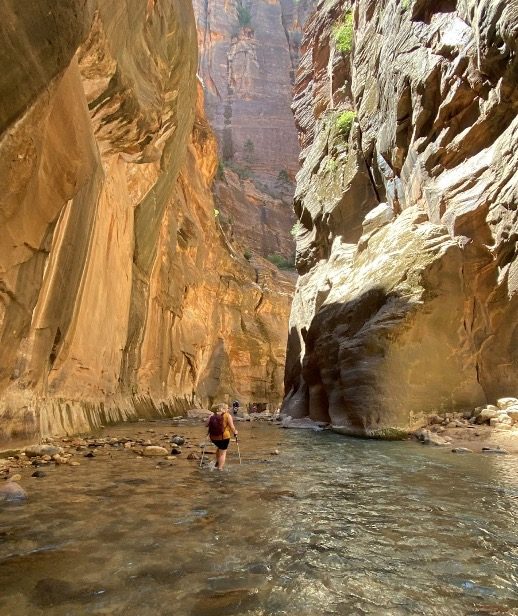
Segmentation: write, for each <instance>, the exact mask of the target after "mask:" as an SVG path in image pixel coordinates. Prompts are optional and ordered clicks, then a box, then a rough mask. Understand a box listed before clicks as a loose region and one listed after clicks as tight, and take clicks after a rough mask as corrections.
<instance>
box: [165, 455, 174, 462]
mask: <svg viewBox="0 0 518 616" xmlns="http://www.w3.org/2000/svg"><path fill="white" fill-rule="evenodd" d="M166 460H169V461H171V460H176V456H167V457H166Z"/></svg>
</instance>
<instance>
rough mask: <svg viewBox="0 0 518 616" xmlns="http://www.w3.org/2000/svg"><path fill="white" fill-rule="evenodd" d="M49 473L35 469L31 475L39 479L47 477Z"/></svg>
mask: <svg viewBox="0 0 518 616" xmlns="http://www.w3.org/2000/svg"><path fill="white" fill-rule="evenodd" d="M46 476H47V473H46V472H45V471H34V473H33V474H32V475H31V477H36V478H38V479H41V478H42V477H46Z"/></svg>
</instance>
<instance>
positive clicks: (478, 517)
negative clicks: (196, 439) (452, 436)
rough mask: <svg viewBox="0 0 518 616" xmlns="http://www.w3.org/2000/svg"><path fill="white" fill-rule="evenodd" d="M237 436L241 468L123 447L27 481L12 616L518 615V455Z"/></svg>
mask: <svg viewBox="0 0 518 616" xmlns="http://www.w3.org/2000/svg"><path fill="white" fill-rule="evenodd" d="M157 425H158V424H153V426H154V427H155V428H156V429H157V431H159V430H163V431H170V430H171V429H170V427H169V426H166V425H164V426H163V427H161V428H159V427H157ZM134 429H135V428H134V427H131V426H126V427H121V428H119V429H118V430H111V431H110V433H111V434H124V433H129V432H131V430H134ZM182 433H187V434H188V435H189V434H197V435H199V436H201V435H202V431H201V429H200V428H199V427H196V428H194V427H189V428H182ZM241 434H242V445H241V448H242V454H243V455H244V463H243V465H242V466H238V465H237V464H236V461H235V458H234V463H233V464H232V459H230V465H229V472H228V473H217V472H216V473H210V472H208V471H202V470H199V469H198V468H197V466H196V464H195V463H189V462H187V461H185V460H183V461H179V462H178V463H176V462H175V464H177V465H176V466H175V467H171V468H170V467H163V468H160V469H156V468H155V464H156V462H155V461H152V460H140V459H137V458H135V457H134V455H133V454H130V453H129V452H127V451H120V452H116V453H113V460H112V461H111V462H108V461H107V459H106V458H103V456H102V455H99V456H98V457H97V458H95V459H93V460H92V461H91V462H89V463H88V464H86V463H83V464H82V465H81V466H80V467H77V468H75V469H73V471H72V472H71V469H65V468H60V467H57V468H56V469H54V470H53V471H52V472H49V476H48V477H47V478H45V479H44V480H38V481H37V480H32V482H30V481H29V480H26V482H25V483H26V485H27V487H28V490H29V492H30V495H31V499H30V501H29V502H28V503H27V504H26V505H24V506H22V507H18V508H16V509H4V510H2V511H0V589H1V591H0V597H1V598H0V613H1V614H12V615H14V616H16V615H18V614H19V615H22V614H23V615H25V614H31V615H34V614H45V615H48V614H50V615H65V614H74V615H76V614H124V615H125V616H127V615H132V614H135V615H137V614H138V615H139V616H142V615H144V616H145V615H147V614H149V615H154V616H156V615H157V614H175V615H176V616H182V615H185V616H187V615H190V616H210V615H215V616H216V615H217V616H225V615H229V616H230V615H240V616H244V615H250V616H261V615H273V614H275V615H276V616H277V615H287V616H294V615H297V616H298V615H307V616H319V615H331V614H340V615H342V616H348V615H360V614H374V615H389V616H399V615H415V614H424V615H430V616H432V615H433V616H442V615H444V616H446V615H448V616H450V615H454V614H458V615H463V616H464V615H471V614H473V615H478V614H484V615H488V614H518V593H517V573H518V551H517V548H518V540H517V536H516V522H517V520H518V510H517V503H518V469H517V465H516V459H515V458H513V457H505V458H504V457H495V458H490V457H484V456H482V455H469V456H455V455H453V454H451V453H449V452H448V451H444V450H439V449H437V450H435V449H425V448H423V447H421V446H420V445H414V444H409V443H385V442H370V441H359V440H350V439H346V438H344V437H341V436H337V435H333V434H328V433H325V434H317V435H315V434H314V433H307V432H298V431H294V430H289V431H276V430H275V429H274V428H272V427H270V426H260V425H258V426H256V425H254V426H246V427H245V428H243V429H242V430H241ZM277 443H279V445H277ZM276 447H278V448H279V449H280V450H281V455H280V456H275V457H274V456H270V455H269V454H270V451H271V449H273V448H276ZM106 455H108V454H106Z"/></svg>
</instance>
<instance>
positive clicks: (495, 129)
mask: <svg viewBox="0 0 518 616" xmlns="http://www.w3.org/2000/svg"><path fill="white" fill-rule="evenodd" d="M348 13H350V14H351V15H352V21H353V24H354V36H353V42H352V45H351V49H350V50H347V49H346V50H345V51H343V52H341V51H339V50H338V49H337V48H336V44H335V42H334V40H333V35H332V31H333V28H334V27H335V26H336V24H338V23H341V22H342V21H343V19H344V16H345V15H347V14H348ZM517 24H518V7H517V5H516V3H512V2H511V3H508V2H504V1H503V0H500V1H499V0H496V1H491V2H489V1H482V2H475V1H474V0H459V1H458V2H454V1H451V2H441V3H429V2H424V1H423V2H422V1H421V0H410V1H409V2H397V1H396V0H389V2H387V3H383V4H382V3H376V2H372V1H370V0H361V1H360V2H356V3H350V2H344V1H328V2H321V3H320V4H319V8H318V11H317V13H316V14H315V16H314V17H313V18H312V20H311V21H310V23H309V24H308V26H307V31H306V35H305V40H304V41H303V48H304V49H305V50H306V51H305V53H304V55H303V57H302V60H301V64H300V69H299V73H298V78H297V91H296V95H295V102H294V110H295V115H296V119H297V122H298V126H299V130H300V137H301V143H302V145H303V147H304V151H303V168H302V170H301V171H300V173H299V175H298V178H297V193H296V198H295V210H296V213H297V216H298V218H299V221H300V222H299V225H298V229H299V230H298V237H297V266H298V270H299V273H300V279H299V282H298V285H297V291H296V295H295V299H294V303H293V308H292V315H291V322H290V337H289V345H288V366H287V373H286V379H285V386H286V394H287V395H286V399H285V402H284V408H283V410H284V412H285V413H288V414H290V415H292V416H294V417H302V416H305V415H309V416H310V417H311V418H313V419H315V420H325V421H331V422H332V423H333V424H334V425H336V426H339V427H340V429H341V431H345V432H347V433H352V434H359V435H380V436H383V435H384V434H387V430H389V431H390V430H392V429H394V428H395V429H403V430H405V429H409V428H412V427H416V426H418V425H420V424H422V423H424V421H425V416H426V415H428V414H430V413H434V412H441V411H445V410H454V409H458V408H463V407H469V408H473V407H474V406H477V405H479V404H483V403H485V402H494V401H496V399H497V398H499V397H502V396H509V395H516V392H517V391H518V294H517V287H518V260H517V259H516V240H517V238H518V222H517V213H516V212H517V209H516V204H517V196H518V194H517V193H518V185H517V180H516V177H517V170H518V154H517V151H518V150H517V134H518V116H517V110H518V91H517V83H518V80H517V77H518V59H517V56H516V51H517V44H518V43H517V30H518V28H517ZM346 112H351V113H350V114H349V115H348V116H347V115H345V114H346ZM347 118H349V122H348V121H347Z"/></svg>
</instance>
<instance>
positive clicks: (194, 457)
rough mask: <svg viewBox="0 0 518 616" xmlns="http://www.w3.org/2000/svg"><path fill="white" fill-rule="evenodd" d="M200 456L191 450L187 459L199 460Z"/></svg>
mask: <svg viewBox="0 0 518 616" xmlns="http://www.w3.org/2000/svg"><path fill="white" fill-rule="evenodd" d="M200 458H201V456H200V454H199V453H196V452H195V451H191V453H190V454H189V455H188V456H187V459H188V460H199V459H200Z"/></svg>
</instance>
